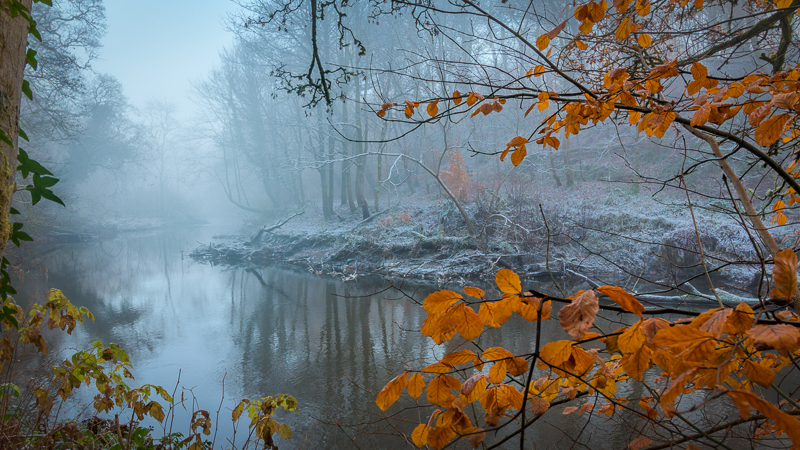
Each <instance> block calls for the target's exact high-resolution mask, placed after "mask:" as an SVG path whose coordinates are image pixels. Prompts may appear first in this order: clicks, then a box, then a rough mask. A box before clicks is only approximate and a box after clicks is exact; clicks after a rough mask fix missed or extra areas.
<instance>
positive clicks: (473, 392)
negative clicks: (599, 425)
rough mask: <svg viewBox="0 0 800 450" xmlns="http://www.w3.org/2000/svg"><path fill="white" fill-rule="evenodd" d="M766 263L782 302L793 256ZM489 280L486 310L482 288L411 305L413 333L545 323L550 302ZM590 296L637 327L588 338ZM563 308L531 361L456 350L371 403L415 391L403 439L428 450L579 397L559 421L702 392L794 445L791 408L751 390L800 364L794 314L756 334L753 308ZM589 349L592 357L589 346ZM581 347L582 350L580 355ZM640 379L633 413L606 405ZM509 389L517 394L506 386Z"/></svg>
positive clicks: (503, 276)
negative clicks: (422, 404) (658, 313)
mask: <svg viewBox="0 0 800 450" xmlns="http://www.w3.org/2000/svg"><path fill="white" fill-rule="evenodd" d="M776 263H777V266H776V270H775V274H774V276H773V282H774V284H775V286H776V288H775V291H773V296H782V297H786V296H787V295H791V294H793V293H794V291H796V290H797V275H796V270H797V258H796V256H794V253H793V252H792V251H790V250H786V251H784V252H782V253H781V254H780V255H779V257H778V258H776ZM495 281H496V283H497V287H498V288H499V289H500V291H502V292H503V295H502V297H501V298H500V299H498V300H489V299H487V298H486V294H485V292H484V291H483V290H481V289H478V288H475V287H470V286H467V287H465V288H464V294H465V295H466V297H465V296H464V295H462V294H460V293H458V292H454V291H449V290H443V291H438V292H434V293H433V294H431V295H429V296H428V297H427V298H426V299H425V300H424V302H423V305H422V307H423V308H424V309H425V311H426V312H427V313H428V316H427V318H426V319H425V322H424V324H423V325H422V328H421V332H422V334H424V335H425V336H428V337H430V338H431V339H432V340H433V341H434V342H435V343H437V344H442V343H444V342H446V341H448V340H450V339H452V338H453V337H454V336H455V335H456V334H458V335H460V336H461V338H463V339H464V340H466V341H473V340H475V339H476V338H478V337H479V336H480V335H481V334H482V333H483V332H484V330H485V329H486V327H488V328H498V327H500V326H502V325H503V324H504V323H505V322H506V321H507V320H508V319H509V318H510V317H511V315H512V314H517V315H519V316H521V317H522V318H523V319H525V320H527V321H532V322H535V321H543V320H548V319H550V316H551V314H550V313H551V303H552V300H562V299H556V298H555V297H549V296H546V295H543V294H533V293H525V292H523V290H522V286H521V282H520V279H519V277H518V276H517V274H516V273H514V272H513V271H511V270H508V269H502V270H500V271H499V272H497V275H496V278H495ZM598 295H604V296H606V297H608V298H609V299H610V300H611V301H613V302H614V303H615V304H616V305H617V306H616V310H619V311H624V312H626V313H629V314H632V315H635V316H638V317H639V320H638V321H636V322H635V323H633V324H632V325H630V326H627V327H622V328H619V329H617V330H615V331H613V332H605V333H604V332H599V333H598V332H597V331H599V330H597V329H596V328H594V326H593V325H594V321H595V318H596V317H597V313H598V311H599V309H600V305H599V298H598ZM565 300H568V301H569V304H568V305H566V306H564V307H562V308H561V310H560V311H559V313H558V318H559V322H560V324H561V327H562V328H563V330H564V331H565V333H567V334H568V335H569V336H570V339H563V340H558V341H554V342H546V343H541V346H540V342H539V336H538V335H539V333H538V331H539V330H540V327H539V328H537V337H536V344H535V349H533V351H532V352H531V353H527V354H523V355H514V354H513V353H511V352H510V351H508V350H506V349H504V348H502V347H493V348H488V349H485V350H482V351H480V347H478V346H475V351H473V350H470V349H467V348H465V349H461V350H458V351H454V352H451V353H448V354H446V355H445V356H444V357H442V358H441V359H440V360H439V361H438V362H436V363H434V364H431V365H429V366H427V367H425V368H423V369H422V370H420V371H419V372H411V371H410V372H405V373H403V374H401V375H399V376H398V377H396V378H394V379H393V380H391V381H390V382H389V383H388V384H387V385H386V386H385V387H384V388H383V389H382V390H381V391H380V393H378V396H377V400H376V403H377V405H378V406H379V407H380V409H381V410H384V411H385V410H387V409H388V408H389V407H390V406H391V405H392V404H393V403H395V402H396V401H397V400H398V399H399V398H400V396H401V393H402V390H403V389H405V390H406V393H407V394H408V395H409V396H410V397H411V398H413V399H419V398H420V397H421V396H422V394H423V392H425V394H426V399H427V401H428V402H430V404H432V405H435V406H437V407H439V408H440V409H436V410H435V411H434V412H433V414H431V416H430V419H429V420H428V421H427V422H426V423H423V424H420V425H418V426H417V427H416V428H415V429H414V431H413V433H412V439H413V441H414V443H415V444H416V445H417V446H418V447H422V446H424V445H429V446H430V447H431V448H433V449H440V448H443V447H445V446H446V445H447V444H448V443H450V442H451V441H453V440H455V439H460V438H467V439H468V440H469V442H470V444H472V446H473V447H475V448H477V447H478V446H479V445H480V443H481V442H482V441H483V440H484V439H485V437H486V432H487V431H490V430H492V429H494V428H495V427H497V426H498V424H499V422H500V420H501V419H502V418H504V417H510V418H518V417H519V415H520V412H521V411H523V410H528V411H530V413H532V414H533V415H534V416H539V415H542V414H544V413H545V412H547V411H548V410H549V409H550V408H551V406H553V405H554V404H561V403H566V402H568V401H569V400H572V399H575V398H576V397H577V396H579V395H587V394H591V395H594V396H595V397H596V399H597V400H598V401H599V402H601V404H595V403H584V404H583V405H581V406H569V407H567V408H565V409H564V410H563V414H570V413H573V412H578V414H581V413H591V412H593V411H594V412H596V413H597V414H598V415H599V416H601V417H611V416H613V415H614V414H615V412H616V411H619V410H622V409H629V410H630V409H634V410H636V411H638V413H639V414H640V415H641V416H643V417H648V418H650V419H657V418H659V417H664V418H667V419H668V418H670V417H673V416H676V415H680V414H681V413H680V411H678V409H677V407H676V400H677V399H678V398H679V397H680V396H681V395H683V394H686V393H689V392H692V391H698V390H706V391H709V392H711V393H713V395H711V396H710V398H715V397H719V396H727V397H728V398H729V399H730V401H732V402H733V404H734V405H736V407H738V409H739V411H740V414H741V416H742V417H743V418H748V417H750V415H751V412H750V410H751V409H753V410H756V411H757V412H758V413H760V414H761V415H763V416H764V417H766V418H767V419H769V420H770V421H771V423H769V422H764V423H763V424H762V425H761V429H760V433H761V434H769V435H774V434H782V433H785V435H786V436H788V438H789V439H790V440H791V441H792V442H793V443H794V445H795V446H800V421H798V420H797V418H796V416H797V415H798V413H800V410H798V408H797V407H796V405H797V404H796V402H794V401H793V400H791V399H786V400H788V402H781V403H780V404H783V406H782V407H779V406H778V405H776V404H774V403H772V402H770V401H768V400H765V399H764V397H763V393H761V390H760V389H759V388H758V387H759V386H761V387H765V388H769V387H771V386H772V385H773V384H772V383H773V380H774V379H775V377H776V374H777V373H779V372H780V371H781V370H782V369H783V368H784V367H786V366H790V365H792V364H793V362H792V361H793V359H795V358H797V357H799V356H800V351H799V350H800V328H798V325H799V324H798V322H799V321H800V318H798V316H797V315H795V314H793V313H789V312H784V313H783V314H782V315H781V316H782V318H783V319H785V320H786V321H787V322H786V323H781V324H768V325H760V324H759V323H758V322H759V321H758V320H757V319H758V318H757V317H756V315H755V313H754V312H753V309H751V308H750V307H749V306H748V305H747V304H745V303H740V304H739V305H738V306H736V307H735V308H730V307H721V308H715V309H711V310H709V311H706V312H703V313H701V314H698V315H697V316H696V317H694V318H692V319H691V320H689V319H683V320H676V321H669V320H665V319H662V318H658V317H647V316H648V314H647V311H646V309H645V308H644V306H643V305H642V303H641V302H640V301H639V300H637V299H636V298H635V297H634V296H633V295H631V294H629V293H628V292H626V291H625V290H624V289H622V288H619V287H616V286H601V287H598V288H596V289H594V290H588V291H580V292H577V293H575V294H574V295H573V296H572V297H570V298H568V299H565ZM474 305H477V306H478V312H475V310H474V309H473V306H474ZM593 329H595V330H597V331H592V330H593ZM598 342H600V343H603V344H604V348H602V347H598V346H597V343H598ZM592 344H594V348H590V347H589V346H591V345H592ZM603 355H605V357H604V356H603ZM487 366H488V370H486V369H487ZM534 366H535V367H534ZM534 368H536V369H539V372H538V373H537V372H535V371H534ZM648 371H654V377H655V375H656V374H660V376H659V378H658V380H656V382H658V383H660V384H662V385H663V389H662V390H660V391H655V392H654V395H652V396H648V397H644V398H642V399H639V401H638V404H637V405H636V406H633V405H632V404H630V402H629V400H628V399H626V398H623V397H619V396H617V395H616V394H617V386H618V384H619V383H625V382H629V380H631V379H632V380H634V381H637V382H640V381H642V380H643V379H644V377H645V373H647V372H648ZM526 374H527V377H525V378H522V379H520V378H516V377H520V376H524V375H526ZM426 378H427V379H428V381H427V386H426ZM519 381H522V382H523V383H522V386H523V387H522V388H519V387H517V386H518V385H519V383H518V382H519ZM515 383H516V385H515ZM475 402H477V403H478V404H479V405H480V407H481V408H482V409H483V411H484V419H483V422H484V423H483V424H479V423H473V422H472V420H471V419H470V417H469V415H468V414H467V413H465V411H464V410H465V408H466V406H467V405H470V404H472V403H475ZM637 407H638V408H637ZM526 408H527V409H526ZM659 408H660V411H659ZM650 442H652V440H651V439H650V438H647V437H645V436H641V437H639V438H637V439H636V440H635V441H634V442H632V443H631V445H632V446H633V447H634V448H639V447H640V446H643V445H648V444H649V443H650Z"/></svg>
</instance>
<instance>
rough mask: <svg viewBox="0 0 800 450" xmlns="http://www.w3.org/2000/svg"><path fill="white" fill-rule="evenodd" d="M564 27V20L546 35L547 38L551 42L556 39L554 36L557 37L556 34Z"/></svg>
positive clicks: (565, 24)
mask: <svg viewBox="0 0 800 450" xmlns="http://www.w3.org/2000/svg"><path fill="white" fill-rule="evenodd" d="M565 26H567V21H566V20H565V21H563V22H561V23H560V24H559V25H558V26H557V27H555V28H553V29H552V30H550V32H549V33H547V37H548V38H550V40H551V41H552V40H553V39H555V38H556V36H558V33H561V31H562V30H563V29H564V27H565Z"/></svg>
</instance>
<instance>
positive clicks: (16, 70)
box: [0, 0, 31, 253]
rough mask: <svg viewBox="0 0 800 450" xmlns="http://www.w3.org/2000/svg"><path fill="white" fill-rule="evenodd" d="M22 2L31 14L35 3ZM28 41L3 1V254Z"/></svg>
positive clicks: (0, 33) (0, 205) (0, 96)
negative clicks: (32, 5)
mask: <svg viewBox="0 0 800 450" xmlns="http://www.w3.org/2000/svg"><path fill="white" fill-rule="evenodd" d="M20 1H21V3H22V4H23V5H24V6H25V7H26V8H28V11H30V9H31V0H20ZM27 38H28V22H27V21H26V20H25V19H24V18H22V17H20V16H19V15H18V16H16V17H11V13H10V11H9V2H6V1H0V130H2V131H3V133H4V134H5V137H6V138H7V139H8V141H10V143H11V144H10V145H9V143H8V142H6V140H5V139H3V140H0V253H2V252H3V250H5V247H6V243H7V242H8V238H9V236H10V235H11V221H10V220H9V217H8V215H9V208H10V207H11V196H12V195H14V188H15V184H14V182H15V178H16V173H17V140H18V138H19V109H20V102H21V100H22V75H23V70H24V69H25V47H26V46H27V43H28V39H27Z"/></svg>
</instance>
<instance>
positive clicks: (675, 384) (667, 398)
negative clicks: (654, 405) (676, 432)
mask: <svg viewBox="0 0 800 450" xmlns="http://www.w3.org/2000/svg"><path fill="white" fill-rule="evenodd" d="M696 371H697V369H691V370H689V371H688V372H684V373H683V374H682V375H681V376H679V377H678V378H676V379H674V380H673V381H672V384H671V385H670V386H669V388H667V390H666V391H664V392H663V393H662V394H661V398H660V399H659V404H660V405H661V409H662V410H663V411H664V417H666V418H667V419H669V418H670V417H672V416H674V415H675V413H676V410H675V399H677V398H678V395H679V394H681V393H683V387H684V386H686V383H687V382H688V381H689V380H690V379H691V378H692V377H693V376H694V374H695V372H696Z"/></svg>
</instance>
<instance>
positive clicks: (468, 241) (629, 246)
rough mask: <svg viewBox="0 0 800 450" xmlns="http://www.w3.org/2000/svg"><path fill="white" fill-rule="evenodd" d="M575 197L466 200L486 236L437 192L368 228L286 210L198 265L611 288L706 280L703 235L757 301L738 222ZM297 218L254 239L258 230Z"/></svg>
mask: <svg viewBox="0 0 800 450" xmlns="http://www.w3.org/2000/svg"><path fill="white" fill-rule="evenodd" d="M573 194H574V195H570V196H569V197H568V198H563V199H558V200H557V201H547V202H545V201H542V200H548V199H546V198H544V199H543V198H541V197H539V198H533V199H525V200H523V201H518V202H512V201H505V202H503V203H502V204H489V203H487V202H481V201H480V200H472V201H466V202H465V205H466V210H467V214H468V216H469V217H470V218H471V220H472V221H473V226H474V229H475V231H476V235H477V236H475V237H470V236H469V235H468V233H467V231H466V226H465V221H464V219H463V218H462V216H461V215H460V213H459V212H458V210H457V209H456V208H455V206H454V204H453V202H452V201H448V200H444V199H442V198H441V197H437V196H433V195H431V196H423V195H418V196H414V199H413V200H408V199H405V200H403V203H402V204H400V205H397V206H394V207H393V208H391V209H390V210H387V208H386V206H383V207H382V208H381V207H379V208H378V209H380V212H381V213H380V214H374V215H373V217H372V218H371V219H370V220H367V221H363V220H362V219H361V217H360V215H359V214H358V213H355V212H354V213H351V212H350V210H349V208H346V207H339V206H337V207H336V217H334V218H333V219H332V220H328V221H324V220H323V219H322V214H321V212H320V211H318V209H319V208H315V207H309V208H307V209H306V210H305V211H304V213H303V214H302V215H299V216H294V217H292V216H293V215H294V214H295V213H296V212H283V213H280V214H276V215H275V216H274V217H272V218H269V219H261V220H262V223H259V224H255V223H253V224H250V225H249V226H246V227H245V228H244V229H243V230H242V231H241V232H240V235H239V236H221V237H220V238H219V239H215V242H211V243H209V244H208V245H203V246H201V247H199V248H197V249H195V251H194V252H193V253H192V257H193V258H195V259H196V260H200V261H206V262H209V263H211V264H225V265H255V266H260V265H270V264H276V263H278V264H290V265H293V266H296V267H299V268H302V269H304V270H308V271H310V272H312V273H316V274H320V275H322V274H325V275H332V276H337V277H341V278H342V279H343V280H352V279H355V278H357V277H359V276H362V275H367V274H381V275H384V276H390V277H404V278H411V279H418V280H428V281H429V282H436V284H444V283H446V282H448V281H457V280H469V279H481V278H493V277H494V274H495V273H496V272H497V270H498V269H500V268H510V269H512V270H514V271H516V272H517V273H519V274H521V275H523V274H524V275H526V276H527V277H529V278H535V277H537V276H541V277H548V278H549V277H550V274H551V273H552V274H553V275H556V276H562V275H568V274H572V275H574V274H575V273H580V274H590V275H591V276H592V277H595V278H596V279H598V280H600V281H603V280H604V279H605V280H608V281H609V282H616V281H618V280H621V279H624V278H630V277H633V278H648V279H650V280H664V281H667V280H671V279H674V278H676V277H679V278H685V277H686V276H687V274H688V275H689V276H691V275H694V274H699V271H700V270H701V269H699V263H700V257H699V252H698V251H697V233H698V232H699V233H700V235H701V238H702V243H703V249H704V252H705V257H706V263H707V265H708V266H709V267H710V268H712V269H713V268H718V270H716V271H715V274H714V275H715V278H716V279H717V280H720V282H721V283H722V285H724V286H727V287H732V288H734V289H737V290H739V291H745V292H747V291H750V292H751V293H752V284H753V279H754V275H755V274H756V273H758V272H759V270H760V267H755V266H752V265H743V264H733V265H731V264H729V263H730V262H731V261H755V260H756V259H757V258H756V253H755V251H754V250H753V246H752V243H751V240H750V238H749V237H748V235H747V232H746V231H745V230H744V229H743V228H742V227H741V224H740V223H737V222H736V218H732V217H728V216H725V215H722V214H718V213H713V211H709V210H706V211H705V212H704V211H703V209H702V208H698V211H696V214H697V216H698V220H697V226H696V227H695V225H694V222H693V221H692V219H691V217H690V216H689V215H688V212H687V211H686V208H685V206H683V205H680V204H675V205H670V204H666V203H659V202H656V201H654V200H653V199H652V198H651V197H649V196H645V195H614V196H610V195H604V196H601V198H598V195H597V187H596V186H591V183H585V184H584V185H582V186H581V187H579V188H576V189H575V190H574V191H573ZM553 195H557V194H553ZM537 200H538V201H537ZM549 200H553V199H549ZM384 205H385V203H384ZM370 206H373V205H370ZM489 211H492V213H490V212H489ZM289 217H291V219H290V220H289V221H288V222H286V223H285V224H283V225H281V226H280V227H278V228H276V229H273V230H272V231H271V232H267V233H262V236H261V237H260V239H259V240H258V242H252V240H253V238H254V237H255V236H256V235H257V234H258V231H259V229H261V228H265V229H269V228H271V227H274V226H275V225H276V224H280V223H281V222H282V221H283V220H285V219H287V218H289ZM545 219H546V220H545ZM692 266H694V267H692ZM756 279H757V278H756ZM748 284H749V285H751V286H750V289H748V288H747V285H748ZM756 284H757V282H756Z"/></svg>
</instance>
